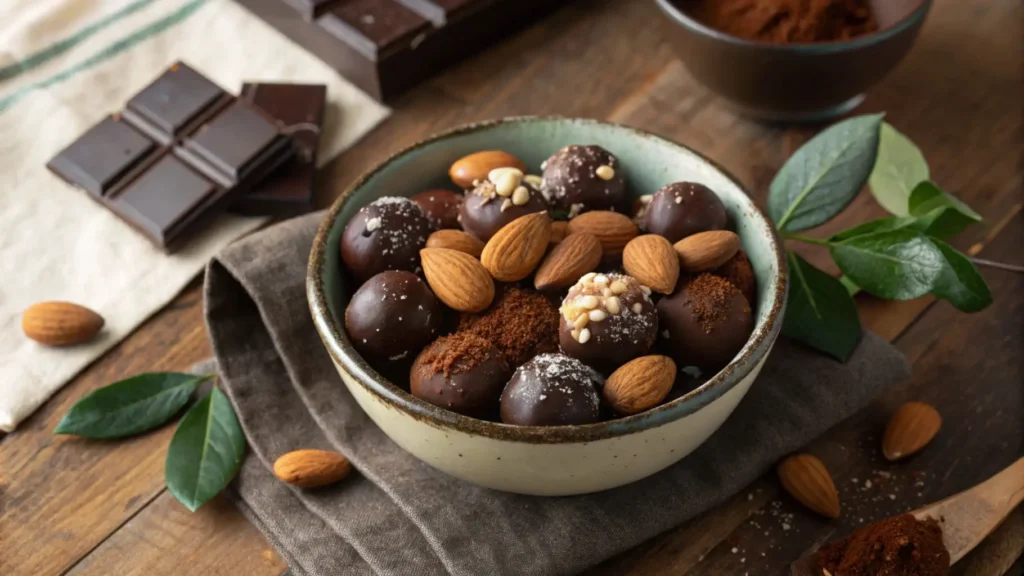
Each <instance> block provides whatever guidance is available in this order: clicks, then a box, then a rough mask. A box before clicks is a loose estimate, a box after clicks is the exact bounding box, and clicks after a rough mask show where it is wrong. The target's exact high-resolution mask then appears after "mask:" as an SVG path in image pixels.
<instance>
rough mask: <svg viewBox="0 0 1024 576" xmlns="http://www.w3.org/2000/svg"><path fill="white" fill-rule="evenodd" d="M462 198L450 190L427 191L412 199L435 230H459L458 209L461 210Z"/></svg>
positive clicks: (459, 194)
mask: <svg viewBox="0 0 1024 576" xmlns="http://www.w3.org/2000/svg"><path fill="white" fill-rule="evenodd" d="M462 200H463V196H462V194H461V193H459V192H452V191H450V190H441V189H438V190H427V191H426V192H420V193H419V194H416V195H415V196H413V197H412V201H413V202H415V203H416V204H418V205H419V207H420V210H423V214H424V215H426V217H427V220H430V225H431V226H433V227H434V229H435V230H442V229H445V228H453V229H459V228H461V226H459V209H460V208H462Z"/></svg>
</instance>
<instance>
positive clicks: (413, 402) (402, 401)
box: [306, 116, 788, 444]
mask: <svg viewBox="0 0 1024 576" xmlns="http://www.w3.org/2000/svg"><path fill="white" fill-rule="evenodd" d="M552 121H555V122H560V121H566V122H573V123H584V124H595V125H607V126H612V127H614V128H617V129H621V130H624V131H627V132H632V133H633V134H634V135H635V136H637V137H640V138H647V139H654V140H656V141H659V142H660V143H661V144H662V145H665V146H668V147H671V148H675V149H677V150H679V151H680V152H686V153H689V154H693V155H695V156H696V157H697V158H699V159H700V160H702V161H703V162H705V163H707V164H708V165H710V166H711V167H712V168H714V169H715V170H717V171H719V172H720V173H721V174H722V175H723V176H724V177H726V178H728V179H729V180H730V181H731V182H732V183H733V184H734V185H735V186H737V187H738V188H739V189H740V190H741V191H742V192H743V193H744V194H745V196H746V199H747V202H748V204H749V208H751V212H750V213H751V215H752V216H753V217H754V218H758V219H760V220H762V221H763V224H764V225H765V227H766V228H767V230H768V234H767V237H766V239H767V241H768V243H769V247H770V248H771V251H772V255H773V256H774V257H775V261H776V269H777V270H778V274H777V275H776V277H775V278H774V282H773V283H772V287H771V290H772V293H771V298H770V301H769V302H770V303H769V310H768V314H767V318H766V320H765V322H764V323H763V324H762V325H761V326H755V328H754V332H753V333H752V334H751V336H750V339H748V340H747V343H746V344H744V346H743V348H742V349H741V351H740V353H739V355H738V356H737V357H736V358H735V359H733V361H732V362H730V363H729V364H728V365H727V366H726V367H725V368H723V369H721V370H720V371H719V372H718V373H717V374H715V375H714V376H713V377H712V378H710V379H709V380H708V381H706V382H704V383H703V384H702V385H701V386H699V387H698V388H696V389H694V390H691V391H690V392H688V393H686V394H684V395H683V396H681V397H679V398H676V399H674V400H672V401H671V402H667V403H665V404H662V405H661V406H657V407H655V408H652V409H651V410H647V411H645V412H641V413H639V414H634V415H632V416H626V417H623V418H618V419H613V420H605V421H602V422H597V423H593V424H578V425H567V426H518V425H512V424H503V423H500V422H491V421H487V420H479V419H476V418H472V417H469V416H463V415H461V414H457V413H455V412H452V411H449V410H446V409H444V408H440V407H438V406H435V405H433V404H430V403H428V402H425V401H423V400H420V399H419V398H416V397H415V396H413V395H412V394H410V393H409V392H406V391H405V390H403V389H401V388H399V387H398V386H396V385H395V384H393V383H391V382H390V381H388V380H387V379H386V378H384V377H383V376H382V375H381V374H380V373H378V372H377V371H376V370H375V369H374V368H373V367H371V366H370V365H369V363H368V362H366V360H364V359H363V358H362V356H361V355H360V354H359V353H358V352H356V350H355V348H354V347H353V346H352V344H351V342H349V340H348V336H347V335H346V334H345V331H344V329H342V327H341V326H339V325H338V323H337V322H335V321H334V319H333V317H332V315H331V313H330V309H329V307H328V305H327V295H326V290H325V286H324V282H323V281H322V278H323V271H324V267H325V266H326V256H327V239H328V237H329V236H330V233H331V230H332V228H334V226H335V221H336V220H337V218H338V215H339V214H340V212H341V210H342V208H343V207H344V206H345V205H346V203H347V202H348V200H349V198H350V197H351V196H352V195H353V194H354V193H355V191H356V190H359V189H360V188H362V187H363V186H364V185H365V184H366V182H368V181H369V180H370V179H371V178H373V177H374V176H375V175H376V174H378V173H379V172H381V171H382V170H384V169H385V168H387V167H388V166H390V165H391V164H392V163H394V162H395V161H397V160H398V159H399V158H402V157H404V156H405V155H407V154H409V153H412V152H415V151H416V150H419V149H421V148H423V147H426V146H428V145H430V144H433V143H435V142H439V141H442V140H445V139H448V138H451V137H453V136H458V135H462V134H468V133H473V132H478V131H483V130H488V129H491V128H493V127H495V126H500V125H503V124H509V123H529V122H552ZM787 287H788V272H787V263H786V258H785V252H784V250H783V246H782V243H781V241H780V240H779V237H778V235H777V234H776V232H775V228H774V226H772V225H771V220H770V219H769V218H768V216H767V215H766V214H765V212H764V211H763V210H762V209H761V208H760V207H759V206H758V205H757V204H756V203H755V202H754V200H753V198H752V197H751V195H750V192H749V191H748V190H747V189H746V187H745V186H743V184H742V183H741V182H740V181H739V180H738V179H737V178H736V177H735V176H733V175H732V174H731V173H730V172H729V171H727V170H726V169H724V168H723V167H722V166H720V165H718V164H717V163H715V162H714V161H713V160H710V159H709V158H707V157H706V156H704V155H703V154H701V153H699V152H697V151H695V150H693V149H691V148H689V147H687V146H684V145H682V144H678V143H676V142H673V141H671V140H668V139H667V138H664V137H661V136H658V135H656V134H653V133H650V132H646V131H644V130H640V129H637V128H634V127H632V126H625V125H622V124H616V123H611V122H604V121H599V120H593V119H583V118H568V117H563V116H514V117H506V118H499V119H492V120H485V121H481V122H473V123H469V124H464V125H461V126H456V127H454V128H451V129H448V130H445V131H442V132H439V133H435V134H433V135H430V136H428V137H426V138H425V139H423V140H420V141H418V142H415V143H413V144H410V145H409V146H406V147H404V148H402V149H401V150H399V151H397V152H395V153H393V154H391V155H390V156H389V157H388V158H387V159H385V160H384V161H382V162H380V163H378V164H377V165H375V166H374V167H373V168H370V169H369V170H367V171H366V172H365V173H363V174H362V175H361V176H360V177H359V178H357V179H356V180H355V181H353V182H352V184H350V185H349V186H348V187H347V188H346V189H345V190H344V191H343V192H342V193H341V194H340V195H339V196H338V198H337V199H335V201H334V202H333V203H332V204H331V207H330V209H328V211H327V212H326V214H325V215H324V218H323V220H322V221H321V223H320V226H319V228H318V229H317V233H316V236H315V237H314V239H313V246H312V249H311V250H310V254H309V262H308V267H307V271H306V297H307V300H308V303H309V308H310V313H311V314H312V317H313V324H314V326H315V327H316V330H317V333H318V334H319V335H320V339H321V340H322V341H323V343H324V346H325V347H326V348H327V352H328V353H329V354H330V356H331V358H332V359H333V360H334V362H335V363H336V364H337V365H338V366H340V367H342V368H343V369H344V371H345V372H347V373H348V375H349V376H351V377H352V379H354V380H355V381H356V382H358V383H359V385H361V386H362V387H363V388H365V389H366V390H367V391H368V392H370V393H371V394H372V395H373V396H375V397H376V398H378V399H380V400H382V401H383V402H385V403H386V404H388V405H389V406H391V407H393V408H395V409H397V410H400V411H401V412H403V413H405V414H407V415H408V416H411V417H412V418H414V419H416V420H419V421H421V422H423V423H426V424H428V425H431V426H433V427H436V428H439V429H442V430H452V431H455V432H461V433H464V434H469V435H474V436H484V437H488V438H492V439H497V440H506V441H515V442H524V443H533V444H560V443H579V442H592V441H596V440H601V439H605V438H612V437H617V436H625V435H628V434H633V433H637V432H641V431H643V430H648V429H651V428H656V427H658V426H661V425H662V424H665V423H667V422H671V421H675V420H678V419H680V418H682V417H684V416H688V415H690V414H693V413H695V412H697V411H699V410H700V409H701V408H703V407H704V406H706V405H708V404H710V403H712V402H713V401H714V400H717V399H718V398H720V397H721V396H723V395H724V394H725V393H726V392H728V391H729V390H731V389H732V388H733V387H734V386H736V385H737V384H738V383H739V382H740V381H741V380H742V379H743V378H744V377H746V376H747V375H748V374H749V373H750V372H751V370H753V369H754V367H755V366H757V364H758V363H759V362H760V361H761V360H762V359H763V358H764V356H765V355H766V354H767V353H768V351H769V350H770V349H771V347H772V345H773V344H774V342H775V339H776V337H777V336H778V334H779V332H780V331H781V329H782V316H783V313H784V309H785V302H786V293H787Z"/></svg>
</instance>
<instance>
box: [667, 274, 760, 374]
mask: <svg viewBox="0 0 1024 576" xmlns="http://www.w3.org/2000/svg"><path fill="white" fill-rule="evenodd" d="M701 276H707V277H711V278H714V280H717V281H718V282H720V285H719V287H720V288H721V290H722V292H721V294H720V298H718V299H717V300H716V301H715V312H714V313H712V314H705V315H704V317H701V315H700V314H699V308H700V304H699V303H698V301H697V300H696V299H695V298H694V294H693V292H694V286H695V284H696V283H697V282H698V281H699V280H701ZM701 276H698V277H697V279H694V280H691V281H689V282H687V283H685V284H683V285H682V287H680V288H679V289H678V290H677V291H676V293H675V294H673V295H671V296H666V297H665V298H662V299H661V300H660V301H658V323H659V326H660V328H661V338H662V339H663V340H661V341H660V342H659V344H660V347H662V348H663V349H664V350H665V352H666V353H667V354H668V355H669V356H671V357H672V358H673V359H674V360H675V361H676V363H677V364H678V365H679V366H680V367H685V366H697V367H698V368H701V369H702V370H717V369H719V368H722V367H723V366H725V365H726V364H728V363H729V361H731V360H732V359H733V357H734V356H736V353H737V352H739V351H740V348H743V345H744V344H746V342H747V339H748V338H750V333H751V332H752V331H753V330H754V318H753V314H752V313H751V310H750V305H749V304H748V303H747V299H746V298H744V297H743V294H741V293H740V291H739V289H738V288H736V287H735V286H733V285H732V284H730V283H729V282H726V281H724V280H722V279H721V278H718V277H716V276H711V275H710V274H703V275H701Z"/></svg>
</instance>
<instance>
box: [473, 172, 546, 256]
mask: <svg viewBox="0 0 1024 576" xmlns="http://www.w3.org/2000/svg"><path fill="white" fill-rule="evenodd" d="M539 182H540V180H539V178H538V177H537V176H529V175H524V174H523V173H522V171H521V170H519V169H518V168H511V167H507V168H495V169H494V170H491V171H490V173H488V175H487V179H486V180H481V181H477V182H476V184H475V185H474V186H473V189H472V190H470V191H468V192H466V198H465V200H464V201H463V202H462V208H460V210H459V221H460V222H461V223H462V229H463V230H465V231H466V232H468V233H470V234H472V235H473V236H476V237H477V238H479V239H480V240H481V241H482V242H487V241H488V240H490V239H491V236H494V234H495V233H497V231H498V230H500V229H501V228H502V227H503V226H505V225H506V224H508V223H509V222H511V221H513V220H515V219H516V218H519V217H520V216H526V215H527V214H533V213H535V212H541V211H544V210H547V209H548V203H547V201H546V200H545V199H544V195H543V194H541V193H540V189H539V188H537V184H538V183H539Z"/></svg>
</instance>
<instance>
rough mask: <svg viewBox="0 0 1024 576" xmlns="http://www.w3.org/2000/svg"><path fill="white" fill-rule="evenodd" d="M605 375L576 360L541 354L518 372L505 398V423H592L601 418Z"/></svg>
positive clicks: (544, 424) (536, 424) (503, 405)
mask: <svg viewBox="0 0 1024 576" xmlns="http://www.w3.org/2000/svg"><path fill="white" fill-rule="evenodd" d="M601 385H603V381H602V380H601V376H600V375H599V374H597V373H596V372H594V371H593V370H591V369H590V368H588V367H587V366H586V365H584V364H583V363H582V362H580V361H579V360H577V359H575V358H570V357H568V356H565V355H564V354H541V355H540V356H537V357H536V358H534V359H532V360H530V361H529V362H527V363H526V364H523V365H522V366H520V367H519V369H518V370H516V373H515V374H514V375H513V376H512V380H510V381H509V383H508V386H506V387H505V391H504V392H503V393H502V395H501V421H502V422H504V423H505V424H518V425H520V426H561V425H566V424H590V423H592V422H597V421H599V420H600V419H601V410H600V408H601V398H600V396H599V395H598V388H599V387H600V386H601Z"/></svg>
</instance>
